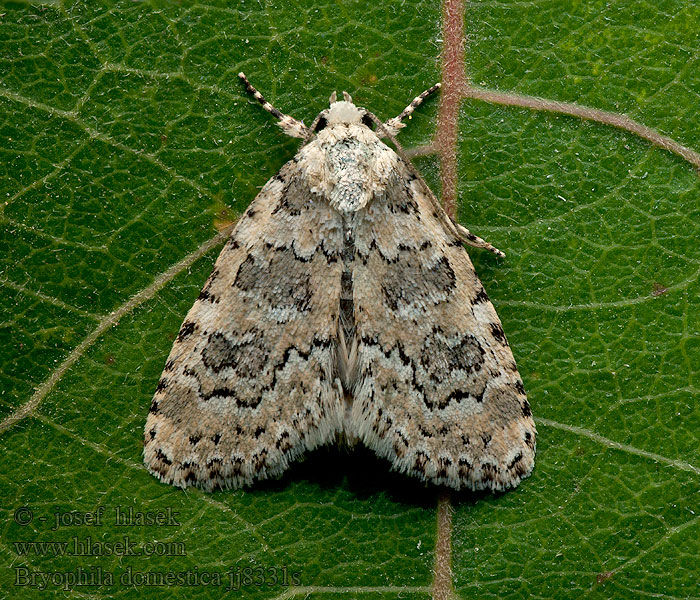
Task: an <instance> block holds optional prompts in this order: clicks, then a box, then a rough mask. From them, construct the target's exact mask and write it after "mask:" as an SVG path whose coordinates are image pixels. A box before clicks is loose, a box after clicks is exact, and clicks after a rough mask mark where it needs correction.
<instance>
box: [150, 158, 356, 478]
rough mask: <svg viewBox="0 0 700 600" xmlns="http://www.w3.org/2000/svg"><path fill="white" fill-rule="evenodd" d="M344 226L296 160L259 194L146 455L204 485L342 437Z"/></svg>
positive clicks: (278, 465) (217, 272)
mask: <svg viewBox="0 0 700 600" xmlns="http://www.w3.org/2000/svg"><path fill="white" fill-rule="evenodd" d="M341 250H342V224H340V223H339V217H338V215H337V214H336V213H334V212H333V211H332V210H331V209H330V207H329V206H328V203H327V202H326V201H325V200H323V199H322V198H319V197H317V196H316V195H314V194H312V193H311V191H310V189H309V185H308V183H307V182H306V181H305V179H304V173H303V171H302V170H300V169H298V168H296V165H295V160H293V161H290V162H289V163H287V165H285V166H284V167H283V168H282V170H281V171H280V172H279V174H278V175H275V176H274V177H273V178H272V179H270V181H268V183H267V184H266V185H265V187H264V188H263V189H262V191H261V192H260V194H259V195H258V196H257V197H256V199H255V200H254V201H253V203H252V204H251V206H250V207H249V209H248V210H247V211H246V213H245V214H244V215H243V217H241V220H240V221H239V223H238V225H237V226H236V228H235V229H234V231H233V232H232V234H231V238H230V239H229V241H228V242H227V244H226V245H225V247H224V248H223V250H222V252H221V254H220V255H219V258H218V260H217V261H216V265H215V267H214V270H213V272H212V274H211V276H210V277H209V279H208V281H207V282H206V285H205V286H204V289H203V290H202V292H201V294H200V295H199V298H198V299H197V301H196V302H195V304H194V306H193V307H192V309H191V310H190V311H189V313H188V314H187V317H186V318H185V321H184V322H183V324H182V327H181V328H180V332H179V334H178V336H177V340H176V341H175V344H174V346H173V348H172V351H171V352H170V356H169V357H168V360H167V363H166V365H165V370H164V371H163V375H162V377H161V379H160V382H159V384H158V388H157V391H156V393H155V396H154V397H153V401H152V404H151V410H150V414H149V416H148V420H147V423H146V428H145V452H144V458H145V462H146V465H147V467H148V469H149V471H151V472H152V473H153V474H154V475H156V476H158V477H159V478H160V479H161V480H163V481H165V482H167V483H172V484H174V485H177V486H181V487H186V486H187V485H190V484H194V485H197V486H199V487H202V488H204V489H206V490H212V489H215V488H219V487H239V486H241V485H246V484H249V483H251V482H252V481H253V480H255V479H263V478H266V477H270V476H274V475H278V474H280V473H281V472H282V471H283V470H284V469H285V468H286V467H287V466H288V464H289V462H290V461H291V460H292V459H294V458H295V457H297V456H298V455H299V454H301V453H302V452H303V451H304V450H307V449H311V448H314V447H316V446H318V445H320V444H323V443H325V442H328V441H330V440H332V439H335V437H336V434H337V432H338V431H339V430H340V429H341V428H342V418H343V408H342V406H341V393H340V392H339V389H338V383H337V380H336V378H335V377H336V376H335V375H334V372H335V365H336V330H337V321H338V310H339V308H338V307H339V303H340V280H341V273H342V265H341V261H340V252H341Z"/></svg>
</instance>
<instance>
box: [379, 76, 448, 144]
mask: <svg viewBox="0 0 700 600" xmlns="http://www.w3.org/2000/svg"><path fill="white" fill-rule="evenodd" d="M439 89H440V84H439V83H436V84H435V85H434V86H433V87H430V88H428V89H427V90H425V91H424V92H423V93H422V94H421V95H420V96H416V97H415V98H414V99H413V101H412V102H411V103H410V104H409V105H408V106H407V107H406V108H404V109H403V110H402V111H401V113H400V114H399V115H398V116H396V117H394V118H393V119H389V120H388V121H387V122H386V123H384V127H386V128H387V129H388V130H389V131H390V132H391V134H392V135H396V134H397V133H398V132H399V130H400V129H401V128H402V127H406V123H403V120H404V119H407V118H408V117H410V116H411V115H412V114H413V111H414V110H416V109H417V108H418V107H419V106H420V105H421V104H423V100H425V99H426V98H427V97H428V96H430V94H432V93H433V92H436V91H437V90H439Z"/></svg>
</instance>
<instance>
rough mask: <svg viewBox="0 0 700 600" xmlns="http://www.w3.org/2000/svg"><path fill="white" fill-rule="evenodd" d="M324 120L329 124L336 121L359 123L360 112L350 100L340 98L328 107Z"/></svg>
mask: <svg viewBox="0 0 700 600" xmlns="http://www.w3.org/2000/svg"><path fill="white" fill-rule="evenodd" d="M326 120H327V121H328V124H329V125H333V124H338V123H345V124H348V125H349V124H351V123H360V122H361V120H362V113H361V112H360V110H359V109H358V108H357V106H355V105H354V104H353V103H352V102H345V101H344V100H341V101H340V102H334V103H333V104H331V107H330V108H329V109H328V115H327V116H326Z"/></svg>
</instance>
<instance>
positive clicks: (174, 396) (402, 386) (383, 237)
mask: <svg viewBox="0 0 700 600" xmlns="http://www.w3.org/2000/svg"><path fill="white" fill-rule="evenodd" d="M239 77H240V78H241V80H242V82H243V83H244V84H245V86H246V89H247V91H248V92H249V93H250V94H252V95H253V96H254V97H255V98H256V99H257V100H258V101H259V102H260V103H261V104H262V106H263V107H264V108H265V110H267V111H268V112H270V113H271V114H272V115H274V116H275V117H276V118H277V119H278V124H279V125H280V127H281V128H282V130H283V131H284V132H285V133H286V134H287V135H290V136H293V137H298V138H301V139H303V140H304V141H303V144H302V146H301V148H300V149H299V151H298V153H297V154H296V156H295V157H294V158H293V159H292V160H290V161H289V162H288V163H287V164H285V165H284V166H283V167H282V169H281V170H280V171H279V173H277V174H276V175H274V176H273V177H272V178H271V179H270V180H269V181H268V182H267V183H266V184H265V186H264V187H263V188H262V190H261V191H260V193H259V194H258V195H257V197H256V198H255V199H254V200H253V201H252V203H251V204H250V206H249V208H248V209H247V210H246V212H245V214H244V215H243V216H242V217H241V219H240V220H239V221H238V223H237V224H236V226H235V228H234V229H233V231H232V233H231V237H230V239H229V240H228V242H227V243H226V245H225V246H224V248H223V250H222V251H221V254H220V255H219V258H218V259H217V261H216V264H215V266H214V270H213V271H212V273H211V275H210V277H209V279H208V280H207V282H206V284H205V285H204V288H203V289H202V292H201V293H200V295H199V298H198V299H197V301H196V302H195V304H194V306H193V307H192V308H191V309H190V311H189V312H188V313H187V316H186V317H185V320H184V322H183V324H182V327H181V328H180V331H179V334H178V336H177V339H176V340H175V343H174V344H173V348H172V350H171V352H170V355H169V357H168V359H167V362H166V364H165V369H164V371H163V374H162V377H161V379H160V382H159V383H158V387H157V389H156V392H155V395H154V397H153V401H152V404H151V408H150V413H149V415H148V419H147V422H146V428H145V450H144V459H145V463H146V465H147V467H148V470H149V471H150V472H151V473H153V474H154V475H156V476H157V477H158V478H160V479H161V480H162V481H164V482H166V483H170V484H173V485H176V486H180V487H187V486H188V485H196V486H199V487H201V488H203V489H205V490H208V491H210V490H214V489H216V488H238V487H241V486H244V485H250V484H252V483H253V482H254V481H256V480H259V479H265V478H269V477H274V476H278V475H280V474H281V473H282V472H283V471H284V470H285V469H287V467H288V466H289V464H290V462H291V461H293V460H294V459H295V458H297V457H299V456H300V455H301V454H302V453H304V452H305V451H307V450H311V449H313V448H316V447H318V446H320V445H322V444H326V443H329V442H333V441H334V440H336V439H338V438H339V437H341V436H342V437H344V438H345V439H347V440H349V441H350V442H351V443H354V442H357V441H360V442H362V443H363V444H365V445H366V446H368V447H369V448H371V449H373V450H374V451H375V452H376V453H377V454H378V455H379V456H381V457H383V458H386V459H388V460H389V461H390V462H391V464H392V465H393V467H394V468H395V469H397V470H399V471H401V472H403V473H406V474H408V475H412V476H416V477H420V478H422V479H424V480H426V481H429V482H432V483H434V484H438V485H446V486H449V487H452V488H455V489H458V490H459V489H464V488H467V489H472V490H480V489H491V490H504V489H507V488H510V487H514V486H516V485H518V483H519V482H520V481H521V480H522V479H523V478H524V477H527V476H528V475H529V474H530V472H531V471H532V468H533V465H534V458H535V435H536V430H535V424H534V422H533V419H532V413H531V411H530V406H529V404H528V401H527V399H526V396H525V390H524V388H523V384H522V380H521V378H520V375H519V374H518V369H517V367H516V364H515V361H514V360H513V354H512V353H511V350H510V347H509V346H508V342H507V340H506V336H505V334H504V332H503V328H502V327H501V323H500V320H499V318H498V315H497V314H496V311H495V310H494V308H493V306H492V304H491V302H490V301H489V297H488V296H487V294H486V292H485V291H484V288H483V286H482V284H481V282H480V281H479V278H478V277H477V276H476V273H475V271H474V267H473V266H472V263H471V261H470V260H469V256H468V255H467V252H466V250H465V249H464V245H463V244H464V243H466V244H469V245H471V246H475V247H477V248H485V249H487V250H489V251H491V252H494V253H495V254H497V255H500V256H502V255H503V253H502V252H500V251H499V250H497V249H496V248H494V247H493V246H491V244H489V243H488V242H485V241H484V240H482V239H481V238H479V237H477V236H475V235H474V234H472V233H470V232H469V231H468V230H467V229H465V228H464V227H462V226H461V225H459V224H457V223H455V222H453V221H452V220H451V219H450V217H448V215H447V214H446V213H445V211H444V210H443V209H442V207H441V206H440V203H439V202H438V201H437V200H436V198H435V196H434V195H433V194H432V192H431V191H430V189H429V188H428V187H427V185H426V184H425V182H424V181H423V179H422V178H421V177H420V175H419V174H418V173H417V172H416V170H415V169H414V168H413V166H412V165H411V164H410V163H409V162H408V160H407V159H405V157H404V156H403V153H402V152H401V151H400V146H399V145H398V143H397V142H396V140H395V139H394V136H395V135H397V134H398V132H399V130H400V129H401V128H402V127H404V123H403V120H404V119H405V118H406V117H409V116H410V115H411V113H412V112H413V111H414V110H415V108H417V107H418V106H419V105H420V104H421V103H422V102H423V100H424V99H425V98H426V97H427V96H428V95H429V94H430V93H432V92H434V91H436V90H437V89H438V88H439V84H437V85H435V86H433V87H431V88H430V89H428V90H426V91H425V92H423V93H422V94H421V95H420V96H418V97H417V98H415V99H414V100H413V102H411V104H410V105H409V106H408V107H406V109H405V110H404V111H403V112H402V113H401V114H400V115H398V116H397V117H395V118H393V119H390V120H388V121H386V122H382V121H380V120H379V119H377V117H375V116H374V115H373V114H372V113H370V112H369V111H368V110H366V109H364V108H361V107H357V106H355V105H354V104H353V102H352V99H351V97H350V96H349V95H348V94H347V93H345V92H344V99H343V100H337V98H336V95H335V93H334V94H333V95H332V96H331V98H330V106H329V108H327V109H325V110H323V111H321V112H320V113H319V114H318V116H317V117H316V119H315V120H314V122H313V124H312V125H311V126H310V127H306V126H305V125H304V124H303V123H302V122H301V121H297V120H296V119H294V118H292V117H290V116H288V115H285V114H282V113H281V112H279V111H278V110H277V109H276V108H274V107H273V106H272V105H271V104H269V103H268V102H267V101H266V100H265V99H264V98H263V96H262V95H261V94H260V92H258V91H257V90H256V89H255V88H254V87H253V86H252V85H251V84H250V82H249V81H248V79H247V78H246V76H245V75H244V74H243V73H241V74H239ZM382 138H389V139H391V140H392V141H393V142H394V145H395V146H396V147H397V149H398V150H399V152H400V154H401V155H400V154H397V152H395V151H394V150H393V149H392V148H390V147H389V146H387V145H386V144H384V142H382Z"/></svg>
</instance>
